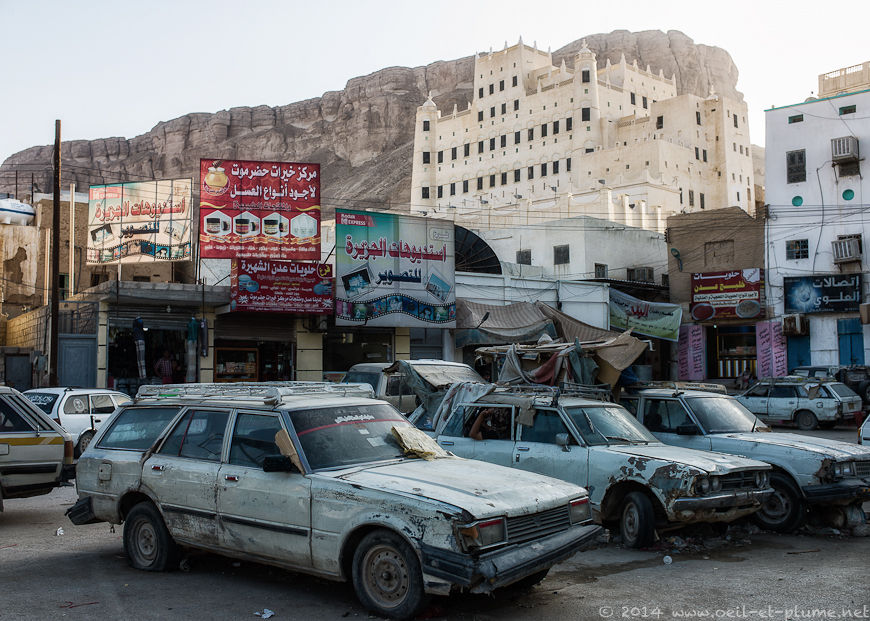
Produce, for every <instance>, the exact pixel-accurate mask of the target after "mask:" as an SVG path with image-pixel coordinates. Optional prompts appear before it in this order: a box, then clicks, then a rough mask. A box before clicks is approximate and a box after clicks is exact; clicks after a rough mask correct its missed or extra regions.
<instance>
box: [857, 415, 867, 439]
mask: <svg viewBox="0 0 870 621" xmlns="http://www.w3.org/2000/svg"><path fill="white" fill-rule="evenodd" d="M858 444H867V445H870V418H868V419H867V420H865V421H864V424H863V425H861V426H860V427H859V428H858Z"/></svg>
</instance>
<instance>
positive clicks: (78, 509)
mask: <svg viewBox="0 0 870 621" xmlns="http://www.w3.org/2000/svg"><path fill="white" fill-rule="evenodd" d="M65 515H66V516H67V517H68V518H69V520H70V522H72V523H73V524H75V525H76V526H83V525H84V524H96V523H98V522H102V520H100V519H98V518H97V517H96V516H95V515H94V508H93V505H92V504H91V497H90V496H87V497H85V498H79V500H78V502H77V503H76V504H74V505H73V506H71V507H70V508H69V509H67V510H66V512H65Z"/></svg>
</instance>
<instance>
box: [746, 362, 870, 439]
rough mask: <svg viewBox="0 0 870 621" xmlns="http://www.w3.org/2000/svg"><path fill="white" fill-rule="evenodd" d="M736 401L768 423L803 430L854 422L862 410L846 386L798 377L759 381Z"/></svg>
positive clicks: (828, 381)
mask: <svg viewBox="0 0 870 621" xmlns="http://www.w3.org/2000/svg"><path fill="white" fill-rule="evenodd" d="M737 400H738V401H739V402H740V403H742V404H743V405H744V406H746V408H747V409H748V410H749V411H750V412H752V413H753V414H755V415H756V416H758V417H759V418H760V419H761V420H763V421H765V422H767V423H777V424H790V423H794V424H796V425H797V427H798V429H802V430H804V431H809V430H812V429H815V428H816V427H822V428H823V429H829V428H831V427H833V426H834V425H836V424H837V423H839V422H841V421H843V420H844V419H845V420H853V419H854V418H855V414H856V413H857V412H860V411H861V407H862V405H861V397H859V396H858V395H856V394H855V393H854V392H852V390H851V389H850V388H849V387H848V386H846V385H845V384H842V383H840V382H836V381H830V380H828V379H816V378H805V377H797V376H794V377H778V378H772V379H765V380H761V381H759V382H758V383H756V384H754V385H753V386H752V387H750V388H749V389H748V390H747V391H746V392H744V393H743V394H742V395H739V396H738V397H737Z"/></svg>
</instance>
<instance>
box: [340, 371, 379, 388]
mask: <svg viewBox="0 0 870 621" xmlns="http://www.w3.org/2000/svg"><path fill="white" fill-rule="evenodd" d="M379 378H380V374H379V373H373V372H371V373H370V372H367V371H348V372H347V375H345V376H344V379H343V380H341V383H342V384H368V385H370V386H371V387H372V390H377V389H378V379H379Z"/></svg>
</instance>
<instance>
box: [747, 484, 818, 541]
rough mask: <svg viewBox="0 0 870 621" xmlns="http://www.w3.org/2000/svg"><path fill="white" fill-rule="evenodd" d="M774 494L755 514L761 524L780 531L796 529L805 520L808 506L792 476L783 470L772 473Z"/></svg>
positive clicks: (785, 531)
mask: <svg viewBox="0 0 870 621" xmlns="http://www.w3.org/2000/svg"><path fill="white" fill-rule="evenodd" d="M770 486H771V487H772V488H773V496H771V497H770V498H768V500H767V501H766V502H765V503H764V504H763V505H762V506H761V509H759V510H758V512H757V513H756V514H755V521H756V522H757V523H758V525H759V526H761V527H762V528H765V529H767V530H772V531H775V532H778V533H788V532H791V531H793V530H796V529H797V528H798V527H799V526H800V525H801V524H802V523H803V521H804V517H805V515H806V506H805V505H804V501H803V497H802V496H801V492H800V490H799V489H798V487H797V485H795V483H794V481H792V479H791V477H790V476H788V475H787V474H784V473H782V472H774V473H773V474H771V475H770Z"/></svg>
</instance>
